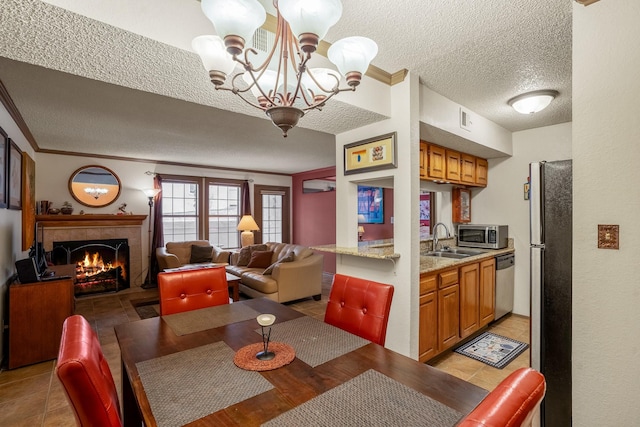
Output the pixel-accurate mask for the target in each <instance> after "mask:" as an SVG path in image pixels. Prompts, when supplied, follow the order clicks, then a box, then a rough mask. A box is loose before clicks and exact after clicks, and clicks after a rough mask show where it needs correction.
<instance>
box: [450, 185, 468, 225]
mask: <svg viewBox="0 0 640 427" xmlns="http://www.w3.org/2000/svg"><path fill="white" fill-rule="evenodd" d="M451 204H452V209H451V221H452V222H454V223H467V222H471V191H470V190H469V189H467V188H459V187H456V188H454V189H453V190H451Z"/></svg>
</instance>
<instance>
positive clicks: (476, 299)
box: [418, 258, 495, 362]
mask: <svg viewBox="0 0 640 427" xmlns="http://www.w3.org/2000/svg"><path fill="white" fill-rule="evenodd" d="M494 299H495V259H494V258H490V259H486V260H484V261H481V262H477V263H472V264H466V265H463V266H461V267H459V268H453V269H451V268H450V269H446V270H442V271H438V272H435V273H428V274H423V275H421V276H420V311H419V313H420V325H419V345H418V348H419V356H418V358H419V360H420V361H421V362H426V361H428V360H430V359H432V358H434V357H435V356H437V355H438V354H440V353H441V352H443V351H445V350H447V349H449V348H451V347H452V346H454V345H455V344H456V343H458V342H460V340H462V339H464V338H466V337H468V336H470V335H472V334H473V333H474V332H476V331H478V330H479V329H481V328H482V327H484V326H486V325H487V324H488V323H489V322H491V321H492V320H493V318H494V312H495V301H494Z"/></svg>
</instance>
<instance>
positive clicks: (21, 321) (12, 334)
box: [8, 279, 75, 369]
mask: <svg viewBox="0 0 640 427" xmlns="http://www.w3.org/2000/svg"><path fill="white" fill-rule="evenodd" d="M74 301H75V300H74V296H73V280H72V279H61V280H50V281H46V282H35V283H25V284H20V283H13V284H11V285H10V286H9V364H8V366H9V369H13V368H17V367H20V366H24V365H30V364H33V363H38V362H43V361H45V360H51V359H55V358H56V357H57V356H58V349H59V347H60V338H61V337H62V324H63V323H64V320H65V319H66V318H67V317H69V316H71V315H72V314H73V311H74V308H75V307H74V304H75V302H74Z"/></svg>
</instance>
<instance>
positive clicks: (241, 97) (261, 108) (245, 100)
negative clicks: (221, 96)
mask: <svg viewBox="0 0 640 427" xmlns="http://www.w3.org/2000/svg"><path fill="white" fill-rule="evenodd" d="M216 89H221V90H228V91H232V92H233V93H234V94H236V95H238V97H239V98H240V99H242V100H243V101H244V102H246V103H247V104H249V105H251V106H252V107H255V108H257V109H259V110H262V111H267V110H268V108H267V107H263V106H261V105H258V104H255V103H253V102H251V101H249V100H248V99H246V98H245V97H244V96H243V95H242V93H241V92H240V91H235V90H233V89H229V88H226V87H221V88H216ZM243 92H246V91H243Z"/></svg>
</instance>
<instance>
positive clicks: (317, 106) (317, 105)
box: [302, 87, 356, 111]
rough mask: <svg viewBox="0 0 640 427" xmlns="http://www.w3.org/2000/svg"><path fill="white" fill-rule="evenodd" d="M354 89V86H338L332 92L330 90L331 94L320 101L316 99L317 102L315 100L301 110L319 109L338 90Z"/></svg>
mask: <svg viewBox="0 0 640 427" xmlns="http://www.w3.org/2000/svg"><path fill="white" fill-rule="evenodd" d="M355 90H356V88H355V87H354V88H351V87H349V88H343V89H338V88H336V89H335V90H334V91H333V92H331V95H329V96H327V97H326V98H324V99H323V100H322V101H318V102H316V103H314V104H311V105H310V106H309V107H307V108H303V109H302V111H309V110H313V109H316V108H317V109H320V107H322V106H324V104H325V103H326V102H327V101H328V100H330V99H331V98H333V96H334V95H337V94H339V93H340V92H346V91H351V92H353V91H355Z"/></svg>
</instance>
